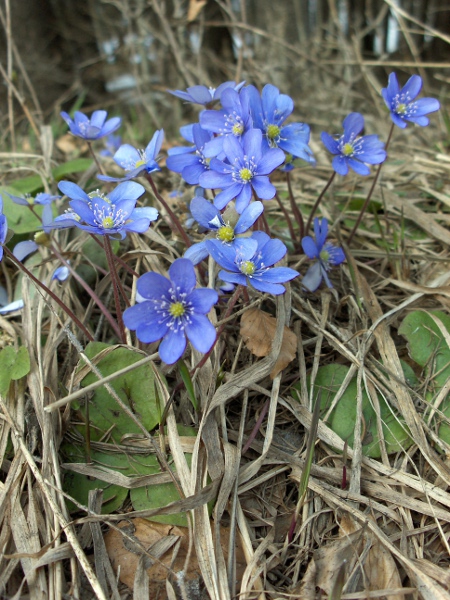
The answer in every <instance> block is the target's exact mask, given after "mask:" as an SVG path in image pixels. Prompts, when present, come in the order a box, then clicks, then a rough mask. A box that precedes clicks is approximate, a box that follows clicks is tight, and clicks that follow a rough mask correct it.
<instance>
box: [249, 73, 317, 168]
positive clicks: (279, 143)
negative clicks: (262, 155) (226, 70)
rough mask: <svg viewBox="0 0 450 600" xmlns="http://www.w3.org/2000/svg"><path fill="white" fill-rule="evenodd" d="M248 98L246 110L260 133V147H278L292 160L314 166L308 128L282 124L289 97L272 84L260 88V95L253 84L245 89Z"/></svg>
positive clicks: (289, 108) (290, 102)
mask: <svg viewBox="0 0 450 600" xmlns="http://www.w3.org/2000/svg"><path fill="white" fill-rule="evenodd" d="M246 89H247V90H248V94H249V97H250V109H251V114H252V117H253V126H254V127H257V128H258V129H261V131H262V132H263V134H264V138H263V144H265V145H266V147H268V148H281V149H282V150H284V151H285V152H286V153H288V154H292V155H293V156H295V157H296V158H301V159H303V160H304V161H306V162H308V163H315V160H314V157H313V153H312V150H311V148H310V147H309V146H308V143H309V137H310V129H309V126H308V125H306V124H305V123H291V124H290V125H283V123H284V121H285V120H286V119H287V118H288V117H289V115H290V114H291V113H292V111H293V110H294V102H293V100H292V98H290V97H289V96H287V95H286V94H280V91H279V89H278V88H277V87H275V86H274V85H270V84H267V85H265V86H264V88H263V90H262V93H261V95H260V93H259V92H258V90H257V89H256V88H255V86H253V85H249V86H248V87H247V88H246Z"/></svg>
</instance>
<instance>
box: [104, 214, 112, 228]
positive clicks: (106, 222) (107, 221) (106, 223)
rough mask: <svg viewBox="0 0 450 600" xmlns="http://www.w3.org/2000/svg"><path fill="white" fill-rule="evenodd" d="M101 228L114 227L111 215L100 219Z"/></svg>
mask: <svg viewBox="0 0 450 600" xmlns="http://www.w3.org/2000/svg"><path fill="white" fill-rule="evenodd" d="M102 227H103V229H112V228H113V227H114V219H113V218H112V217H111V216H108V217H105V218H104V219H103V220H102Z"/></svg>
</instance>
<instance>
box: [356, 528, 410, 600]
mask: <svg viewBox="0 0 450 600" xmlns="http://www.w3.org/2000/svg"><path fill="white" fill-rule="evenodd" d="M373 540H374V541H373V544H372V546H371V548H370V550H369V552H368V554H367V558H366V562H365V565H364V566H365V569H364V572H365V574H366V585H367V589H368V590H370V591H377V590H399V589H401V588H402V580H401V579H400V575H399V572H398V569H397V565H396V564H395V561H394V559H393V558H392V554H391V553H390V552H389V551H388V550H386V548H384V547H383V546H382V545H381V544H380V542H379V541H378V540H376V539H375V538H373ZM404 598H405V595H404V594H401V593H400V594H392V595H390V596H389V600H404Z"/></svg>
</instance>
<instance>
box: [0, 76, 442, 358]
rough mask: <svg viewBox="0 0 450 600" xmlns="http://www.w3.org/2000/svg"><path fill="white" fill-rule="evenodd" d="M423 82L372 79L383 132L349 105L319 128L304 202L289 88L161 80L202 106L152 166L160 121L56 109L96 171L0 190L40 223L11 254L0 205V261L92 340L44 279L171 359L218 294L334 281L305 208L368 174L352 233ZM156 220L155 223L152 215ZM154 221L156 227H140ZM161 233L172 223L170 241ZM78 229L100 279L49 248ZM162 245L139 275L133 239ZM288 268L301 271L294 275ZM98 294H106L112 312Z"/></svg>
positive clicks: (200, 344) (324, 246)
mask: <svg viewBox="0 0 450 600" xmlns="http://www.w3.org/2000/svg"><path fill="white" fill-rule="evenodd" d="M421 87H422V80H421V78H420V77H419V76H417V75H413V76H412V77H411V78H410V79H409V80H408V81H407V82H406V83H405V84H404V85H403V87H401V85H400V84H399V82H398V79H397V76H396V74H395V73H392V74H391V75H390V76H389V80H388V83H387V87H386V88H384V89H383V90H381V96H382V100H383V101H384V103H385V105H386V107H387V109H388V111H389V115H390V118H391V121H392V125H391V131H390V134H389V136H388V138H387V140H386V141H383V139H382V138H381V137H380V136H379V134H377V133H376V132H373V131H369V130H366V122H365V119H364V116H363V115H362V114H360V113H358V112H350V113H349V114H348V115H346V116H344V118H343V121H342V127H339V126H338V127H335V126H333V127H330V130H329V131H326V132H322V133H321V135H320V138H321V141H322V143H323V146H324V151H325V152H327V153H329V155H330V158H331V174H330V179H329V181H328V183H327V184H326V186H325V188H324V190H323V191H322V193H320V194H319V196H318V197H317V200H316V201H315V203H314V205H313V206H312V207H308V206H303V205H302V203H301V201H300V200H297V199H296V198H295V197H294V194H293V186H292V180H291V177H292V173H293V170H294V169H295V168H297V167H301V166H303V167H304V168H309V169H313V168H314V165H315V162H316V161H315V157H314V154H313V151H312V149H311V146H310V137H311V129H310V127H309V125H307V124H306V123H304V122H303V121H301V120H299V119H298V117H297V116H296V112H295V107H294V101H293V99H292V98H290V97H289V96H288V95H286V94H283V93H282V92H281V91H280V90H279V89H278V88H277V87H276V86H274V85H272V84H270V83H269V84H267V85H265V86H264V87H263V89H262V91H259V90H258V89H257V88H256V87H255V86H254V85H247V84H246V82H240V83H238V84H236V83H235V82H231V81H227V82H225V83H223V84H221V85H219V86H218V87H217V88H209V87H206V86H203V85H197V86H192V87H190V88H188V89H187V90H186V91H183V90H176V91H172V92H171V94H172V95H173V96H175V97H177V98H178V99H179V100H181V101H183V102H188V103H193V104H197V105H199V106H200V112H199V117H198V121H197V122H196V123H189V124H186V125H184V126H183V127H182V128H181V130H180V133H181V137H182V138H183V140H184V141H185V143H184V144H183V145H180V146H173V145H172V147H170V149H169V150H168V152H167V154H168V155H167V157H166V161H165V166H164V167H163V166H161V165H164V161H161V159H163V158H164V157H163V149H164V130H163V128H162V127H161V128H160V129H158V130H157V131H155V132H154V134H153V136H152V137H151V139H150V141H148V143H147V144H146V145H145V148H143V149H139V148H138V147H136V145H135V144H134V143H128V142H124V143H122V138H121V137H120V136H119V135H113V134H114V133H115V132H116V131H117V130H118V128H119V127H120V126H121V124H122V120H121V118H120V117H118V116H112V117H110V118H108V114H107V112H106V111H104V110H96V111H94V112H93V113H92V114H91V115H90V116H88V115H86V114H84V113H82V112H80V111H77V112H75V114H74V115H73V117H72V116H69V114H67V113H65V112H63V113H61V115H62V117H63V118H64V120H65V121H66V123H67V124H68V126H69V130H70V133H71V134H72V135H74V136H76V137H79V138H81V139H83V140H85V141H86V142H87V143H88V145H89V147H90V149H91V151H92V152H93V153H94V156H95V159H96V164H97V166H98V168H99V173H98V174H97V179H96V180H94V181H93V180H92V179H89V177H88V178H84V179H83V180H84V182H85V183H83V184H81V183H80V184H78V183H75V182H74V181H72V180H70V178H67V179H66V180H63V181H60V182H59V184H58V190H56V189H54V190H50V189H46V190H45V191H44V192H43V193H41V194H38V195H37V196H36V197H35V198H34V199H30V198H28V197H25V198H24V197H22V196H20V195H14V194H10V195H9V199H8V201H10V200H12V201H13V202H15V203H16V204H18V205H21V206H22V207H25V208H29V210H31V211H32V212H34V214H35V216H36V217H37V218H39V219H40V220H41V223H42V230H43V231H41V232H40V233H38V235H37V237H36V239H35V240H21V241H20V244H19V245H18V246H17V250H16V251H15V252H11V251H10V250H9V248H8V245H7V239H8V230H7V227H8V224H7V219H6V216H5V214H4V206H3V203H0V260H1V259H3V258H4V257H5V256H6V257H8V258H9V259H10V260H12V261H13V262H15V264H16V265H17V266H18V267H19V268H21V269H23V270H24V271H25V272H26V273H27V274H28V275H29V276H30V277H32V278H33V281H34V282H35V283H36V285H38V286H40V287H41V288H42V289H44V290H45V291H46V292H47V293H49V294H50V295H51V298H52V299H53V300H54V301H55V302H57V303H58V304H59V306H60V307H61V308H63V309H64V310H65V311H66V312H67V314H68V315H69V317H70V318H71V319H72V320H73V321H74V323H75V324H76V326H77V327H78V329H79V330H80V331H82V333H83V334H84V335H85V336H86V337H87V338H88V339H90V340H92V339H94V335H95V331H94V330H95V325H94V328H93V325H92V323H89V322H86V323H84V322H81V321H80V320H79V319H78V318H77V317H76V316H75V315H74V314H73V313H72V311H71V310H70V309H69V308H68V307H67V306H66V305H65V304H64V302H63V301H62V300H61V299H60V298H59V297H58V294H55V293H54V291H52V289H51V286H56V285H61V286H62V285H67V281H70V279H71V277H73V278H75V279H76V281H77V283H78V285H80V286H81V287H82V288H83V289H84V290H85V292H86V293H88V294H89V296H90V298H91V302H92V303H93V305H96V306H97V308H98V310H99V311H100V313H102V314H103V317H102V318H103V319H106V320H107V321H108V323H109V325H110V326H111V329H112V334H113V336H114V338H115V340H116V341H119V342H121V343H124V344H130V343H131V342H132V340H133V338H134V336H136V338H135V340H136V344H138V343H139V344H141V348H142V349H145V348H146V345H148V344H152V345H153V344H156V343H158V342H159V356H160V359H161V361H162V362H163V363H166V364H169V365H170V364H174V363H176V362H177V361H179V360H180V359H182V357H183V356H184V355H185V354H186V353H187V351H188V347H189V346H188V342H189V344H190V345H191V346H192V347H193V348H194V349H195V351H197V352H199V353H203V354H208V353H209V352H211V351H212V350H213V348H214V347H215V344H216V341H217V333H216V328H215V326H214V325H213V323H214V322H216V315H217V312H220V311H223V310H224V307H226V306H227V305H228V309H229V310H231V309H232V307H233V306H234V304H235V302H236V300H237V299H238V298H239V296H240V295H241V296H242V297H243V301H244V302H247V301H249V300H250V299H253V298H254V297H257V296H258V295H261V294H267V295H273V296H279V295H282V294H284V293H285V292H286V289H287V287H288V286H294V287H296V288H297V291H298V292H299V293H302V294H314V293H315V292H316V290H318V289H319V288H320V287H321V286H325V287H328V288H330V287H333V272H334V271H335V270H338V269H339V268H340V265H342V264H343V263H344V262H345V254H344V251H343V250H342V248H340V247H339V245H338V244H336V243H333V242H332V241H331V240H330V239H329V232H330V231H334V229H335V227H336V225H337V223H335V224H331V223H330V224H329V219H328V218H325V217H321V218H319V217H318V216H316V213H317V211H318V210H319V209H320V203H321V201H322V198H323V196H324V194H325V192H326V190H327V189H328V188H329V186H330V184H331V182H332V181H333V179H334V178H335V177H336V176H338V177H349V176H352V177H368V176H370V175H371V173H372V171H375V172H374V174H373V183H372V186H371V188H370V192H369V194H368V195H367V197H366V200H365V203H364V205H363V207H362V209H361V211H360V213H359V215H358V216H357V219H356V223H355V226H354V228H353V231H352V232H351V234H350V237H349V238H348V239H347V240H346V241H347V243H350V242H351V240H352V238H353V236H354V235H355V233H356V231H357V229H358V226H359V224H360V221H361V219H362V217H363V214H364V212H365V210H366V208H367V205H368V202H369V201H370V198H371V195H372V194H373V190H374V189H375V184H376V181H377V179H378V176H379V173H380V170H381V168H382V165H383V163H384V162H385V161H386V159H387V157H388V146H389V142H390V139H391V136H392V133H393V128H394V127H395V126H397V127H399V128H401V129H404V128H406V127H407V126H408V125H418V126H422V127H423V126H426V125H428V124H429V117H428V115H429V114H430V113H433V112H435V111H437V110H438V109H439V102H438V101H437V100H435V99H433V98H419V97H418V96H419V94H420V91H421ZM380 101H381V98H380ZM322 120H323V119H322ZM99 140H100V142H102V143H103V146H101V147H99V149H98V152H97V155H96V154H95V150H94V147H95V144H96V143H97V142H98V141H99ZM105 145H106V150H105ZM164 169H167V170H170V171H172V173H173V174H172V175H171V178H170V180H171V181H172V182H173V181H174V180H177V181H178V184H179V187H183V186H184V188H185V189H187V190H188V194H189V193H190V200H189V202H188V210H189V213H190V215H189V222H190V223H194V222H196V223H197V224H198V232H195V233H193V232H192V229H189V228H188V227H187V226H185V224H183V222H182V218H181V216H180V215H181V204H180V210H177V208H175V209H174V208H173V203H169V202H167V200H166V196H165V195H164V194H162V193H160V191H159V189H158V185H157V181H156V180H155V179H154V177H155V174H157V178H158V180H161V179H162V174H163V173H164ZM105 170H106V173H105ZM108 171H110V173H108ZM283 179H285V182H283ZM86 181H87V183H86ZM279 182H282V183H283V186H279ZM189 186H196V187H192V188H190V187H189ZM279 187H280V188H281V187H283V188H284V189H285V190H286V189H287V195H288V198H289V202H290V208H289V209H286V207H285V206H284V204H283V201H282V199H281V198H280V189H278V188H279ZM189 190H192V191H191V192H189ZM57 191H58V192H59V193H60V194H62V195H63V196H62V197H61V196H60V195H58V194H57V193H56V192H57ZM52 192H53V194H52ZM284 193H285V194H286V192H284ZM154 204H155V205H154ZM61 207H62V210H61ZM272 208H274V209H278V208H280V209H281V211H282V215H283V216H282V218H283V219H284V222H285V227H284V228H283V227H281V228H280V227H279V226H278V225H277V219H278V220H279V217H276V219H274V217H273V214H274V211H273V210H272ZM58 212H59V214H57V213H58ZM279 214H280V212H279V211H278V212H277V215H279ZM162 220H164V221H166V222H167V223H165V224H163V225H161V222H162ZM274 225H275V227H274ZM155 228H156V229H157V230H158V232H153V233H152V234H151V235H149V231H150V230H151V229H155ZM281 230H282V231H287V232H288V234H283V239H280V238H279V237H277V236H276V235H273V231H281ZM167 232H169V233H167ZM170 232H174V235H173V238H172V237H171V236H172V234H171V233H170ZM77 235H78V236H80V235H82V236H86V239H87V240H88V239H89V236H91V237H92V238H93V240H94V242H95V244H96V247H97V248H98V253H103V252H104V253H105V255H106V264H107V267H108V268H107V270H105V269H103V271H100V272H99V273H98V274H97V276H100V274H101V273H103V276H104V277H107V278H108V279H107V282H109V283H110V285H105V283H103V284H101V285H96V283H95V282H94V283H92V282H88V281H86V280H85V278H84V277H83V276H82V275H81V274H80V272H79V270H78V269H77V267H76V260H74V259H76V257H72V256H71V255H70V252H69V253H68V252H66V249H65V248H64V247H62V246H61V240H62V239H65V240H71V239H74V238H75V237H76V236H77ZM158 235H161V236H162V235H164V236H165V237H164V245H163V246H161V247H160V248H159V249H157V248H156V247H153V245H155V244H157V239H158ZM129 236H142V240H141V241H140V243H139V244H138V245H137V246H136V247H138V248H139V249H140V251H139V253H137V254H136V253H135V254H133V253H128V254H127V250H129V249H130V246H129ZM167 236H169V237H167ZM136 239H137V238H136ZM162 247H164V253H165V254H166V256H167V263H166V267H165V271H164V272H152V271H149V272H145V268H144V267H143V265H145V264H147V263H146V262H145V261H144V260H143V257H145V256H146V251H145V249H146V248H148V253H149V254H148V255H149V256H150V255H151V254H152V253H155V252H159V253H161V248H162ZM44 249H45V252H46V253H47V259H48V256H52V260H53V259H54V260H55V261H56V263H57V264H55V269H57V270H56V272H57V273H58V274H59V273H63V276H59V275H58V276H57V277H54V278H52V279H51V281H50V284H49V286H47V285H46V284H44V283H42V282H41V281H39V279H38V278H37V277H35V276H34V275H33V274H32V273H30V271H29V269H28V268H27V266H26V264H25V260H26V259H27V257H28V254H29V253H30V252H36V251H40V250H42V251H44ZM169 250H170V252H169ZM292 251H294V252H292ZM136 257H137V258H138V261H137V262H136V265H135V266H133V262H134V261H135V260H136ZM152 263H153V264H155V263H154V261H150V263H149V264H152ZM298 265H300V267H298ZM294 267H297V268H300V269H303V268H304V269H305V270H304V272H303V273H302V274H301V273H300V272H299V271H298V270H297V269H296V268H294ZM135 268H136V269H138V271H139V272H137V271H135ZM143 271H144V272H143ZM133 289H134V290H135V293H132V290H133ZM224 290H226V291H225V292H224ZM108 291H110V292H111V295H112V296H113V298H114V302H113V304H114V308H113V309H112V308H111V307H110V303H109V300H108V298H107V292H108ZM89 314H91V313H89ZM220 331H222V329H219V332H220ZM132 332H134V333H132ZM155 348H156V346H152V347H151V350H152V351H153V350H154V349H155Z"/></svg>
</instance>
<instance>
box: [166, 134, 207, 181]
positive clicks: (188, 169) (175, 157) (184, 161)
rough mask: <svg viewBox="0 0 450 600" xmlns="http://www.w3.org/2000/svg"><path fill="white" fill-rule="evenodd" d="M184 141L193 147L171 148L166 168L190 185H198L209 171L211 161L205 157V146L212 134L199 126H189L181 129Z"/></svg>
mask: <svg viewBox="0 0 450 600" xmlns="http://www.w3.org/2000/svg"><path fill="white" fill-rule="evenodd" d="M180 131H181V134H182V136H183V137H184V139H185V140H186V141H188V142H190V143H191V144H193V146H188V147H186V146H184V147H183V146H182V147H179V148H170V149H169V152H168V154H169V156H168V157H167V160H166V167H167V168H168V169H170V170H171V171H174V172H175V173H181V176H182V177H183V179H184V180H185V181H186V183H189V184H190V185H197V184H198V182H199V179H200V175H202V174H203V173H204V172H205V171H208V169H209V161H208V159H207V158H206V156H205V146H206V144H207V143H208V142H210V141H211V139H212V133H211V132H209V131H205V130H204V129H202V127H201V126H200V125H199V123H194V125H187V126H185V127H182V128H181V130H180Z"/></svg>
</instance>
